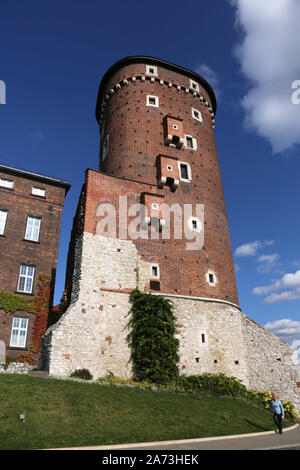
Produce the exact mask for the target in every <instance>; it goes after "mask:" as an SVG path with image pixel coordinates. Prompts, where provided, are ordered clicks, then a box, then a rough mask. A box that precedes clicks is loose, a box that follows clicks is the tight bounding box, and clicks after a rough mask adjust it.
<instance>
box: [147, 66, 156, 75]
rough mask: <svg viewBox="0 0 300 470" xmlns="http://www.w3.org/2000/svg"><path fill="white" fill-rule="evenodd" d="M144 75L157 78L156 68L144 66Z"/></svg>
mask: <svg viewBox="0 0 300 470" xmlns="http://www.w3.org/2000/svg"><path fill="white" fill-rule="evenodd" d="M146 74H147V75H155V76H157V67H155V66H154V65H146Z"/></svg>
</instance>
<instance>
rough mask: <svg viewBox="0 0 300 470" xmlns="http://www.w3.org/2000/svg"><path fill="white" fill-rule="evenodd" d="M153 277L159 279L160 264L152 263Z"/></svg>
mask: <svg viewBox="0 0 300 470" xmlns="http://www.w3.org/2000/svg"><path fill="white" fill-rule="evenodd" d="M151 278H155V279H159V266H158V264H152V265H151Z"/></svg>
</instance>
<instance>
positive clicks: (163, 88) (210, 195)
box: [42, 56, 300, 409]
mask: <svg viewBox="0 0 300 470" xmlns="http://www.w3.org/2000/svg"><path fill="white" fill-rule="evenodd" d="M216 106H217V105H216V98H215V95H214V92H213V89H212V88H211V86H210V85H209V84H208V83H207V81H206V80H205V79H204V78H203V77H201V76H200V75H198V74H196V73H194V72H192V71H190V70H187V69H185V68H183V67H180V66H177V65H174V64H171V63H169V62H166V61H164V60H161V59H156V58H153V57H144V56H137V57H127V58H125V59H122V60H120V61H119V62H117V63H115V64H114V65H113V66H112V67H110V69H109V70H108V71H107V72H106V73H105V75H104V76H103V78H102V81H101V83H100V87H99V93H98V99H97V105H96V119H97V122H98V125H99V130H100V136H101V141H100V153H99V170H93V169H87V170H86V172H85V181H84V184H83V188H82V192H81V195H80V199H79V203H78V209H77V212H76V214H75V217H74V224H73V229H72V235H71V241H70V250H69V256H68V263H67V276H66V287H67V288H68V291H69V301H70V304H69V307H68V309H67V310H66V312H65V313H64V315H63V316H62V317H61V319H60V320H59V321H58V323H56V324H55V325H53V326H52V327H51V328H49V329H48V331H47V333H46V335H45V336H44V344H43V354H42V359H43V365H44V367H45V368H47V369H48V370H49V372H50V374H53V375H68V374H69V373H70V372H72V371H73V370H75V369H80V368H88V369H89V370H90V371H91V373H92V374H93V375H94V377H97V376H103V375H105V374H106V373H107V371H108V370H110V371H112V372H113V373H114V374H115V375H119V376H122V377H128V376H130V375H131V362H130V351H129V348H128V344H127V341H126V336H127V333H128V330H127V323H128V316H127V315H128V311H129V309H130V304H129V294H130V292H131V291H132V290H133V289H134V288H135V287H139V289H140V290H141V291H143V292H151V293H153V294H154V295H157V294H160V295H163V296H165V297H166V298H169V299H172V301H173V302H174V305H175V315H176V318H177V333H176V335H177V337H178V339H179V341H180V351H179V355H180V362H179V364H178V365H179V369H180V372H181V373H183V374H202V373H204V372H210V373H220V372H222V373H224V374H226V375H230V376H235V377H238V378H239V379H241V380H242V381H243V382H244V384H245V385H246V386H248V387H250V388H253V389H273V390H276V391H277V392H279V393H280V395H281V396H282V397H283V398H287V399H291V400H292V401H293V402H294V403H295V404H296V406H298V409H299V407H300V397H299V389H298V388H297V382H298V383H299V371H298V369H297V364H296V356H297V354H296V352H295V351H294V350H292V349H291V348H290V347H289V346H288V345H287V344H286V343H284V342H283V341H281V340H280V339H279V338H277V337H275V336H274V335H272V334H271V333H270V332H268V331H267V330H265V329H264V328H262V327H261V326H259V325H257V324H256V323H255V322H253V321H252V320H251V319H250V318H248V317H247V316H246V315H244V314H243V312H242V311H241V308H240V306H239V301H238V294H237V289H236V281H235V273H234V265H233V258H232V251H231V244H230V236H229V230H228V223H227V217H226V208H225V202H224V195H223V188H222V181H221V175H220V168H219V161H218V155H217V149H216V144H215V138H214V126H215V114H216ZM274 364H276V367H275V366H274Z"/></svg>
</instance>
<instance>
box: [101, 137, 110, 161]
mask: <svg viewBox="0 0 300 470" xmlns="http://www.w3.org/2000/svg"><path fill="white" fill-rule="evenodd" d="M108 150H109V134H107V136H106V137H105V140H104V142H103V150H102V161H103V162H104V160H105V159H106V157H107V154H108Z"/></svg>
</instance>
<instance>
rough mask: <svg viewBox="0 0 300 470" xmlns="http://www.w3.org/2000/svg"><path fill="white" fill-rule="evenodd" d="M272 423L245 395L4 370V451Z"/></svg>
mask: <svg viewBox="0 0 300 470" xmlns="http://www.w3.org/2000/svg"><path fill="white" fill-rule="evenodd" d="M23 413H25V421H24V422H23V421H22V420H20V415H21V414H23ZM271 429H274V424H273V419H272V416H271V415H270V413H268V412H266V411H263V410H262V409H259V408H256V407H253V406H251V405H249V404H248V403H246V402H245V401H242V400H237V399H231V398H223V397H207V398H206V397H200V396H197V395H181V394H176V393H167V392H154V391H150V390H141V389H136V388H130V387H117V386H114V385H103V384H97V383H84V382H78V381H71V380H66V381H64V380H58V379H52V378H48V379H42V378H37V377H31V376H27V375H26V376H23V375H14V374H1V375H0V449H46V448H57V447H60V448H61V447H79V446H92V445H110V444H111V445H113V444H120V443H134V442H149V441H159V440H173V439H191V438H199V437H208V436H220V435H229V434H242V433H251V432H259V431H268V430H271Z"/></svg>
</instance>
